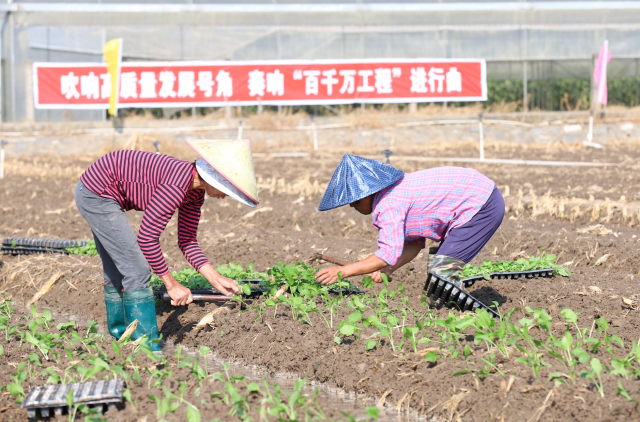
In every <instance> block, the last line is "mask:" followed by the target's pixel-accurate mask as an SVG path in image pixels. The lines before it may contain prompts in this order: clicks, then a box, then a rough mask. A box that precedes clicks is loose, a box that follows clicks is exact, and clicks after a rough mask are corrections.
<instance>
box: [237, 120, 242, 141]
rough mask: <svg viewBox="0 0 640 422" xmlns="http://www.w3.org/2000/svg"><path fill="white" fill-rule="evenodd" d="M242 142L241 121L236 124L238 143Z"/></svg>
mask: <svg viewBox="0 0 640 422" xmlns="http://www.w3.org/2000/svg"><path fill="white" fill-rule="evenodd" d="M241 140H242V120H240V121H239V122H238V141H241Z"/></svg>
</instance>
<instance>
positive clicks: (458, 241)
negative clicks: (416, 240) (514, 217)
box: [438, 188, 504, 262]
mask: <svg viewBox="0 0 640 422" xmlns="http://www.w3.org/2000/svg"><path fill="white" fill-rule="evenodd" d="M503 218H504V198H503V197H502V194H501V193H500V191H499V190H498V188H494V189H493V192H492V193H491V196H489V199H487V202H485V204H484V205H483V206H482V208H480V211H478V213H477V214H476V215H474V216H473V218H472V219H471V220H469V221H468V222H466V223H465V224H463V225H462V226H460V227H456V228H454V229H451V231H450V232H449V234H448V235H447V237H446V238H445V239H444V240H443V241H442V243H440V248H439V249H438V255H445V256H450V257H452V258H456V259H459V260H460V261H464V262H469V261H471V260H472V259H473V258H475V256H476V255H478V254H479V253H480V251H481V250H482V248H483V247H484V245H486V244H487V242H488V241H489V239H491V237H492V236H493V234H494V233H495V232H496V230H498V227H500V224H502V219H503Z"/></svg>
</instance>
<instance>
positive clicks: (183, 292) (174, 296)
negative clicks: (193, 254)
mask: <svg viewBox="0 0 640 422" xmlns="http://www.w3.org/2000/svg"><path fill="white" fill-rule="evenodd" d="M160 279H161V280H162V282H163V283H164V285H165V286H166V287H167V294H169V297H170V298H171V304H172V305H173V306H184V305H188V304H190V303H191V302H193V296H192V295H191V290H189V289H187V288H186V287H184V286H183V285H182V284H180V283H178V282H177V281H176V279H175V278H174V277H173V274H171V273H166V274H165V275H162V276H160Z"/></svg>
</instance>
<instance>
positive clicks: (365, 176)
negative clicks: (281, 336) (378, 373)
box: [317, 154, 504, 290]
mask: <svg viewBox="0 0 640 422" xmlns="http://www.w3.org/2000/svg"><path fill="white" fill-rule="evenodd" d="M347 204H350V206H351V207H353V208H355V209H356V210H357V211H359V212H360V213H362V214H366V215H369V214H371V216H372V217H373V225H374V227H375V228H376V229H378V231H379V232H380V234H379V238H378V251H377V252H376V253H375V254H373V255H371V256H369V257H368V258H365V259H364V260H362V261H359V262H356V263H353V264H350V265H347V266H344V267H329V268H326V269H323V270H321V271H320V272H319V273H318V274H317V280H318V281H319V282H320V283H322V284H332V283H335V282H336V281H337V278H338V273H339V272H340V273H342V277H349V276H354V275H362V274H370V275H371V276H372V277H373V279H374V280H375V281H377V282H381V281H382V279H381V272H384V273H385V274H387V275H391V273H393V272H394V271H395V270H397V269H398V268H400V267H402V266H403V265H405V264H406V263H408V262H410V261H411V260H413V259H414V258H415V257H416V256H417V255H418V253H420V251H421V250H422V249H423V248H424V247H425V239H430V240H433V241H435V242H440V247H439V249H438V252H437V255H435V256H433V257H431V258H430V260H429V272H430V273H432V274H437V275H439V276H440V277H441V278H444V279H446V280H448V281H450V282H452V283H453V284H454V285H456V287H458V288H459V289H461V290H464V286H462V283H461V282H460V279H461V273H462V268H463V267H464V265H465V264H466V263H468V262H469V261H471V260H472V259H473V258H474V257H475V256H476V255H477V254H478V253H479V252H480V250H481V249H482V248H483V247H484V245H485V244H486V243H487V242H488V241H489V239H490V238H491V236H493V234H494V233H495V232H496V230H498V227H500V224H501V223H502V218H503V217H504V199H503V198H502V195H501V194H500V191H499V190H498V189H497V188H496V186H495V184H494V183H493V181H491V180H489V179H488V178H487V177H485V176H483V175H482V174H480V173H479V172H478V171H476V170H473V169H467V168H460V167H438V168H432V169H427V170H421V171H417V172H415V173H406V174H405V173H404V172H402V171H400V170H397V169H395V168H393V167H391V166H389V165H386V164H382V163H380V162H378V161H374V160H368V159H366V158H362V157H357V156H353V155H348V154H347V155H345V156H344V157H343V159H342V161H341V162H340V164H339V165H338V168H337V169H336V171H335V173H334V174H333V177H332V178H331V181H330V182H329V186H328V187H327V190H326V192H325V194H324V197H323V198H322V202H321V203H320V207H319V210H320V211H325V210H330V209H333V208H337V207H341V206H343V205H347Z"/></svg>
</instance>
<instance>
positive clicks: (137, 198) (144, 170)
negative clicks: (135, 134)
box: [80, 150, 209, 276]
mask: <svg viewBox="0 0 640 422" xmlns="http://www.w3.org/2000/svg"><path fill="white" fill-rule="evenodd" d="M195 172H196V168H195V166H194V164H193V163H189V162H186V161H183V160H179V159H177V158H173V157H170V156H168V155H159V154H153V153H150V152H144V151H127V150H123V151H115V152H112V153H109V154H107V155H105V156H104V157H102V158H100V159H99V160H98V161H96V162H95V163H93V164H92V165H91V166H90V167H89V168H88V169H87V170H86V171H85V172H84V173H83V174H82V176H81V178H80V179H81V180H82V183H83V184H84V185H85V186H86V187H87V189H89V190H90V191H91V192H93V193H95V194H96V195H98V196H101V197H103V198H110V199H113V200H114V201H116V202H117V203H118V204H120V206H121V207H122V208H123V209H124V210H126V211H129V210H137V211H145V213H144V217H143V218H142V222H141V223H140V231H139V232H138V244H139V245H140V249H141V250H142V253H143V254H144V256H145V258H147V261H149V265H150V266H151V268H152V269H153V271H154V272H155V273H156V274H157V275H159V276H160V275H165V274H167V273H168V272H169V267H167V263H166V262H165V260H164V258H163V256H162V249H161V248H160V242H159V239H160V235H161V234H162V232H163V231H164V229H165V227H166V226H167V223H169V220H171V217H172V216H173V214H174V213H175V212H176V210H178V246H179V247H180V250H181V251H182V253H183V254H184V256H185V258H186V259H187V261H189V263H190V264H191V265H192V266H193V267H194V268H195V269H197V270H199V269H200V268H201V267H203V266H204V265H206V264H208V263H209V261H208V260H207V258H206V257H205V256H204V254H203V253H202V250H201V249H200V245H199V244H198V240H197V239H196V234H197V232H198V223H199V221H200V208H202V204H203V203H204V195H205V191H204V190H199V189H198V190H189V188H190V186H191V182H192V181H193V177H194V175H195Z"/></svg>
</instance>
